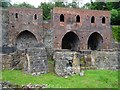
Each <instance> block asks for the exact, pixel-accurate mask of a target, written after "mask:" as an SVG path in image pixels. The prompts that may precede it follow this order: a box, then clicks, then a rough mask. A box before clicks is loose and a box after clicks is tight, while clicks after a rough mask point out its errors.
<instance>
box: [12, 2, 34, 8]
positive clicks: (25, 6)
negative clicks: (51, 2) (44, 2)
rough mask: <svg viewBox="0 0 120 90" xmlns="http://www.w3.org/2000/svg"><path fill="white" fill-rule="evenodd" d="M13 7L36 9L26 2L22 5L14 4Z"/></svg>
mask: <svg viewBox="0 0 120 90" xmlns="http://www.w3.org/2000/svg"><path fill="white" fill-rule="evenodd" d="M12 7H17V8H35V7H34V6H33V5H31V4H28V3H26V2H23V3H20V4H13V5H12Z"/></svg>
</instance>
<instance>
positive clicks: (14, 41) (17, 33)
mask: <svg viewBox="0 0 120 90" xmlns="http://www.w3.org/2000/svg"><path fill="white" fill-rule="evenodd" d="M24 31H28V32H30V33H31V34H33V35H34V36H35V38H36V39H37V42H38V43H40V40H42V38H41V37H40V36H39V37H38V35H37V34H36V33H35V32H33V31H32V30H19V31H17V32H16V33H15V34H14V35H15V36H14V38H13V40H12V42H13V44H14V45H15V43H16V39H17V37H18V36H19V35H20V34H21V33H22V32H24Z"/></svg>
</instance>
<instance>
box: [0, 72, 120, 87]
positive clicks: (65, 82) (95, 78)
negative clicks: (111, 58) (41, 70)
mask: <svg viewBox="0 0 120 90" xmlns="http://www.w3.org/2000/svg"><path fill="white" fill-rule="evenodd" d="M2 80H3V81H10V82H11V83H14V84H18V85H27V84H29V83H31V84H33V85H34V84H47V85H48V87H49V88H118V71H110V70H87V71H85V76H83V77H80V76H79V75H74V76H69V77H68V78H64V77H59V76H57V75H56V74H54V73H48V74H44V75H41V76H32V75H29V74H24V73H23V72H22V71H20V70H3V72H2Z"/></svg>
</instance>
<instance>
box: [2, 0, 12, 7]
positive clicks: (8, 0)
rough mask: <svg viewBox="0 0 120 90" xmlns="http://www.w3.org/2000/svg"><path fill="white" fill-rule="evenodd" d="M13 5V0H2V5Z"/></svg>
mask: <svg viewBox="0 0 120 90" xmlns="http://www.w3.org/2000/svg"><path fill="white" fill-rule="evenodd" d="M9 6H11V0H0V7H3V8H7V7H9Z"/></svg>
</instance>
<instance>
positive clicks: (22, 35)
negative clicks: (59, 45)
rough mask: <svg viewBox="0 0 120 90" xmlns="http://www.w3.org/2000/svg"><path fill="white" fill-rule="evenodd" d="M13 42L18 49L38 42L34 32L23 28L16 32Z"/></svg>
mask: <svg viewBox="0 0 120 90" xmlns="http://www.w3.org/2000/svg"><path fill="white" fill-rule="evenodd" d="M14 44H15V46H16V47H17V48H18V49H25V48H28V47H33V46H35V45H36V44H38V40H37V37H36V36H35V34H34V33H32V32H31V31H29V30H23V31H21V32H19V33H18V34H17V36H16V38H15V42H14Z"/></svg>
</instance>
